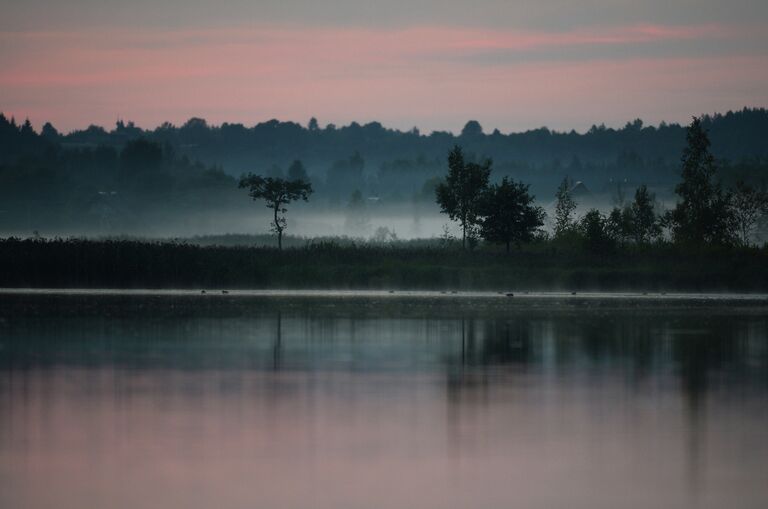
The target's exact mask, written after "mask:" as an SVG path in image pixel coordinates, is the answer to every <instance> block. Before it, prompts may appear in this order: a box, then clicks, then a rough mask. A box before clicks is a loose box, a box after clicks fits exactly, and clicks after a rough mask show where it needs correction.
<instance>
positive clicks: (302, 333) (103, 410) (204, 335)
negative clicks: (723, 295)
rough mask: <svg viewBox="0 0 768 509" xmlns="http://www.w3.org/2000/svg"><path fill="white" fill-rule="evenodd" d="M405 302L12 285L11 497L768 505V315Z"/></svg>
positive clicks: (130, 502)
mask: <svg viewBox="0 0 768 509" xmlns="http://www.w3.org/2000/svg"><path fill="white" fill-rule="evenodd" d="M388 306H389V307H386V306H379V305H378V304H375V303H374V304H372V303H370V302H361V303H355V302H349V301H345V302H326V301H323V302H316V301H309V302H308V301H274V300H269V299H267V300H254V301H252V302H245V303H244V302H239V303H229V304H227V303H224V304H217V305H216V306H210V305H209V304H201V303H200V302H199V301H196V300H181V301H179V300H173V299H159V300H158V299H144V298H133V299H132V300H129V301H128V302H125V301H120V302H115V301H109V302H94V301H88V300H86V301H82V302H81V301H77V302H74V301H72V300H63V299H62V300H60V301H57V302H56V303H54V304H51V303H50V302H49V303H48V304H47V305H46V306H34V305H29V303H24V305H21V304H19V303H13V302H9V301H7V300H6V301H4V302H3V306H2V307H0V319H1V320H0V506H2V507H65V508H66V507H73V508H74V507H106V506H108V507H116V508H122V507H125V508H128V507H182V506H183V507H192V508H195V507H211V506H216V507H222V508H240V507H243V508H244V507H274V508H282V507H306V506H307V505H313V506H315V507H321V508H325V507H327V508H340V507H341V508H344V507H350V508H352V507H367V506H371V505H373V506H376V507H383V508H390V507H392V508H395V507H398V508H399V507H427V508H429V507H508V506H510V505H515V506H521V507H561V506H568V507H584V508H587V507H589V508H599V507H606V508H607V507H648V506H658V507H722V506H724V505H727V506H729V507H761V506H762V505H763V504H764V503H765V500H766V497H768V492H767V491H766V488H765V487H766V486H768V482H767V481H768V474H766V472H768V468H766V467H768V445H766V444H768V441H766V439H767V438H768V436H766V435H768V432H767V431H766V429H767V428H766V424H768V410H767V409H768V407H767V406H766V403H767V402H768V401H767V398H766V396H767V395H768V348H766V345H767V344H768V320H767V319H766V314H765V313H764V312H763V311H762V310H759V309H758V310H755V309H751V308H744V307H739V306H724V307H718V306H709V307H686V306H678V307H676V308H674V309H670V308H669V307H666V308H664V309H653V308H652V307H641V308H637V307H625V308H622V307H620V306H612V307H607V308H606V307H589V308H584V307H579V306H575V307H574V306H525V305H518V304H514V305H504V306H496V307H493V306H484V305H471V306H465V305H456V304H453V303H450V304H446V303H442V304H437V303H429V302H416V303H414V302H405V303H399V304H398V303H396V304H394V307H392V306H393V304H391V303H390V304H389V305H388ZM41 485H44V486H45V487H46V489H44V490H42V489H39V487H40V486H41ZM649 487H652V489H650V488H649Z"/></svg>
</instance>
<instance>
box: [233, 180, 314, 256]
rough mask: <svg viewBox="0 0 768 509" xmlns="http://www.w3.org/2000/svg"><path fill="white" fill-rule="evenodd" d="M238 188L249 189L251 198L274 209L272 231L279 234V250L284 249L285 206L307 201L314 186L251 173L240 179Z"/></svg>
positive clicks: (299, 181) (300, 181)
mask: <svg viewBox="0 0 768 509" xmlns="http://www.w3.org/2000/svg"><path fill="white" fill-rule="evenodd" d="M238 187H240V188H241V189H248V195H249V196H250V197H251V198H253V199H254V200H264V201H265V202H266V204H267V208H269V209H272V211H273V212H274V216H273V220H272V230H273V231H274V232H275V233H276V234H277V247H278V249H282V248H283V231H284V230H285V228H286V226H287V223H286V220H285V213H286V212H287V209H286V208H285V205H287V204H289V203H291V202H293V201H296V200H299V199H301V200H304V201H307V200H308V199H309V195H310V194H312V184H310V183H309V182H305V181H303V180H285V179H281V178H272V177H262V176H260V175H254V174H252V173H249V174H248V175H245V176H243V177H241V178H240V183H239V185H238Z"/></svg>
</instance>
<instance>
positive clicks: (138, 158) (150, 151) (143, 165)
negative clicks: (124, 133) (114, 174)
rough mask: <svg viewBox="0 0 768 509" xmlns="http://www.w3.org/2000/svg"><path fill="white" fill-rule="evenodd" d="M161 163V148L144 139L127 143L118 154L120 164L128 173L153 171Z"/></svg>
mask: <svg viewBox="0 0 768 509" xmlns="http://www.w3.org/2000/svg"><path fill="white" fill-rule="evenodd" d="M162 162H163V149H162V147H161V146H160V145H159V144H158V143H155V142H153V141H149V140H147V139H144V138H139V139H138V140H134V141H129V142H128V143H126V145H125V147H123V150H122V152H120V164H121V166H122V167H123V169H124V170H127V171H129V172H148V171H154V170H157V169H158V168H159V167H160V166H161V165H162Z"/></svg>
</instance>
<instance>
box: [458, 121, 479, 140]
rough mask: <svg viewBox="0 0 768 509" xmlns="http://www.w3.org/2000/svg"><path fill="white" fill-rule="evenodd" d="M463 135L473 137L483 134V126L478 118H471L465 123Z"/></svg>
mask: <svg viewBox="0 0 768 509" xmlns="http://www.w3.org/2000/svg"><path fill="white" fill-rule="evenodd" d="M461 135H462V136H464V137H468V138H472V137H478V136H482V135H483V126H481V125H480V122H478V121H477V120H470V121H469V122H467V123H466V124H464V128H463V129H462V130H461Z"/></svg>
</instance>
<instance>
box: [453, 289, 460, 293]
mask: <svg viewBox="0 0 768 509" xmlns="http://www.w3.org/2000/svg"><path fill="white" fill-rule="evenodd" d="M451 293H459V292H457V291H456V290H453V291H452V292H451Z"/></svg>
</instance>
